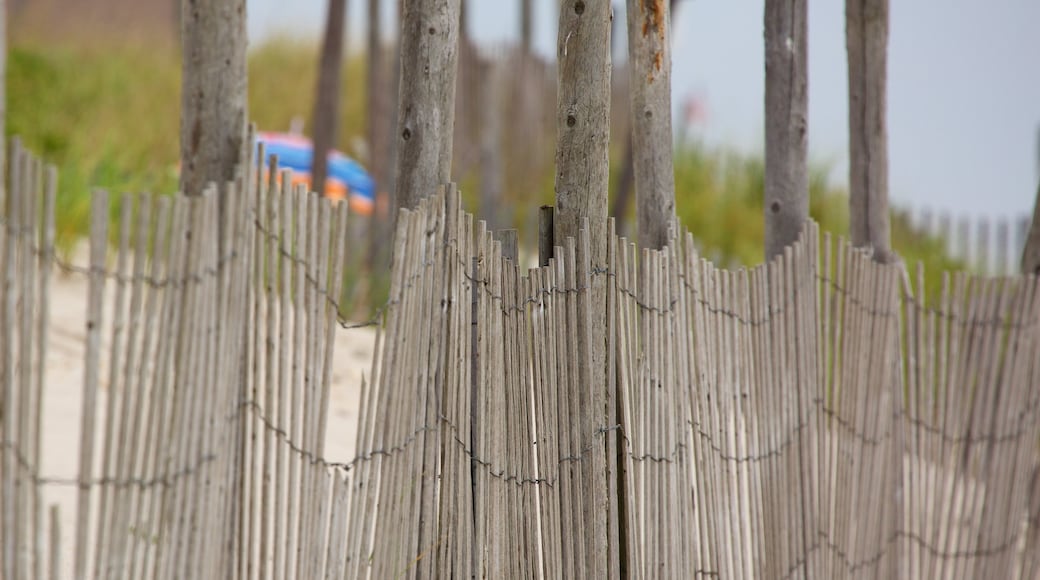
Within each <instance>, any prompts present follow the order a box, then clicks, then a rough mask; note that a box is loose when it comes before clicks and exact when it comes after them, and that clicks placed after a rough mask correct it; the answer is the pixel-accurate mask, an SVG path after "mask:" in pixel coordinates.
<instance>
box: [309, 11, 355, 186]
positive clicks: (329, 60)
mask: <svg viewBox="0 0 1040 580" xmlns="http://www.w3.org/2000/svg"><path fill="white" fill-rule="evenodd" d="M346 14H347V0H329V10H328V14H327V15H326V21H325V36H324V38H323V40H322V45H321V61H320V64H319V67H318V87H317V90H316V91H315V98H314V114H313V115H312V120H311V131H312V134H313V135H314V157H313V159H312V161H311V187H312V189H313V190H314V191H316V192H318V193H321V194H324V192H325V177H326V174H327V173H328V167H329V151H330V150H332V149H333V147H335V145H336V137H337V135H338V134H339V88H340V69H341V68H342V66H343V35H344V30H345V28H346V26H345V20H346Z"/></svg>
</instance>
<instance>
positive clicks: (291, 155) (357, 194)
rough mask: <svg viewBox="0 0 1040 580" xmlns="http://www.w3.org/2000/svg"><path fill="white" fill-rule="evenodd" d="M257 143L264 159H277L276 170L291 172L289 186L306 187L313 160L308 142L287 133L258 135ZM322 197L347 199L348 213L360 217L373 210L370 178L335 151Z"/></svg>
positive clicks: (370, 213)
mask: <svg viewBox="0 0 1040 580" xmlns="http://www.w3.org/2000/svg"><path fill="white" fill-rule="evenodd" d="M257 143H258V144H259V143H263V145H264V151H265V154H266V155H267V156H270V155H275V156H277V158H278V169H290V170H292V180H293V184H302V185H304V186H306V187H308V188H310V186H311V164H312V163H313V160H314V146H313V144H312V143H311V140H310V139H307V138H306V137H301V136H299V135H290V134H287V133H259V134H258V135H257ZM324 194H325V197H328V198H329V199H332V200H333V201H342V200H347V201H348V203H350V210H351V211H352V212H354V213H357V214H360V215H372V212H373V211H374V210H375V205H376V203H375V200H376V184H375V181H374V180H373V179H372V176H371V175H369V174H368V172H367V171H365V169H364V168H363V167H361V164H360V163H358V162H357V161H354V160H353V159H351V158H349V157H347V156H346V155H344V154H343V153H340V152H339V151H330V152H329V163H328V176H327V177H326V178H325V191H324Z"/></svg>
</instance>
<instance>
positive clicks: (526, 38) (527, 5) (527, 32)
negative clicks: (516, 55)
mask: <svg viewBox="0 0 1040 580" xmlns="http://www.w3.org/2000/svg"><path fill="white" fill-rule="evenodd" d="M532 18H533V15H532V13H531V0H520V48H522V49H523V51H524V55H529V54H531V36H532V34H533V27H532V22H531V20H532Z"/></svg>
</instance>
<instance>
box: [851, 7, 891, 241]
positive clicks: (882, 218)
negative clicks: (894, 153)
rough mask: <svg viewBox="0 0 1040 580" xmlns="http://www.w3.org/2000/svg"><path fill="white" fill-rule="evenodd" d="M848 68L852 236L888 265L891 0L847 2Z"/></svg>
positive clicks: (853, 239)
mask: <svg viewBox="0 0 1040 580" xmlns="http://www.w3.org/2000/svg"><path fill="white" fill-rule="evenodd" d="M845 35H846V37H845V42H846V49H847V52H848V67H849V233H850V236H851V238H852V243H853V245H855V246H859V247H869V248H871V249H872V250H873V251H874V257H875V259H877V260H879V261H888V259H889V257H890V254H891V234H890V225H889V216H888V128H887V118H886V115H887V113H886V92H885V91H886V86H887V67H888V0H846V2H845Z"/></svg>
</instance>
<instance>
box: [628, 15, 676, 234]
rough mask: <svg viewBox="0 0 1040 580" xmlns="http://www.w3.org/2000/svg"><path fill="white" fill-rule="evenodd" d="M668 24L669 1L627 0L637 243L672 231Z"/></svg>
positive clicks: (670, 57) (672, 200)
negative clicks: (637, 229) (666, 2)
mask: <svg viewBox="0 0 1040 580" xmlns="http://www.w3.org/2000/svg"><path fill="white" fill-rule="evenodd" d="M670 29H671V15H670V14H669V9H668V5H667V4H665V3H664V2H656V1H648V0H628V54H629V70H630V71H631V72H630V74H631V79H632V80H631V91H632V96H631V112H632V122H631V126H632V160H633V169H634V175H635V188H636V218H637V222H638V224H639V244H640V245H641V246H642V247H643V248H649V249H654V250H659V249H661V248H663V247H665V246H666V245H667V244H668V242H669V241H670V240H671V239H672V237H673V236H674V235H675V231H674V230H675V170H674V168H673V166H672V93H671V89H672V84H671V69H672V51H671V43H670V42H669V36H670V32H671V30H670Z"/></svg>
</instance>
